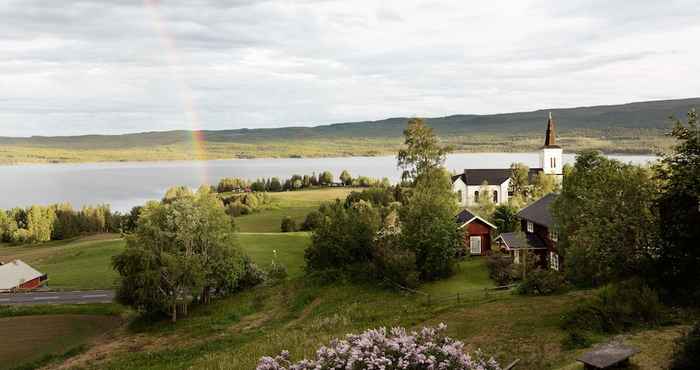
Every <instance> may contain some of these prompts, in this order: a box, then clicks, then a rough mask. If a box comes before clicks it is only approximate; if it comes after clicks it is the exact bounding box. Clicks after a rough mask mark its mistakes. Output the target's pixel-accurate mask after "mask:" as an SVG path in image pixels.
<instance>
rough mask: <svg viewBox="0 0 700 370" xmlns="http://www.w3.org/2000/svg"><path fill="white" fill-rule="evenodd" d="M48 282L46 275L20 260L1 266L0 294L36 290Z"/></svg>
mask: <svg viewBox="0 0 700 370" xmlns="http://www.w3.org/2000/svg"><path fill="white" fill-rule="evenodd" d="M47 280H48V278H47V276H46V274H42V273H41V272H39V271H37V270H35V269H34V268H32V267H31V266H29V265H27V264H26V263H24V262H22V261H20V260H14V261H12V262H9V263H6V264H0V292H13V291H18V290H32V289H36V288H38V287H40V286H42V285H44V283H46V281H47Z"/></svg>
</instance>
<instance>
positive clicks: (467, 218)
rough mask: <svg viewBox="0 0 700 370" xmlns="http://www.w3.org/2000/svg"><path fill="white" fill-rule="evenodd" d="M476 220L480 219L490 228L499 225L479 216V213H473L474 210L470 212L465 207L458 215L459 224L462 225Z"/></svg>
mask: <svg viewBox="0 0 700 370" xmlns="http://www.w3.org/2000/svg"><path fill="white" fill-rule="evenodd" d="M474 220H479V221H481V222H483V223H485V224H486V225H488V226H489V227H490V228H492V229H497V227H496V226H495V225H493V224H492V223H490V222H488V221H486V220H484V219H483V218H481V217H479V216H478V215H475V214H473V213H472V212H470V211H469V210H468V209H466V208H465V209H463V210H462V212H459V214H458V215H457V224H459V225H460V227H463V226H464V225H468V224H469V223H471V222H472V221H474Z"/></svg>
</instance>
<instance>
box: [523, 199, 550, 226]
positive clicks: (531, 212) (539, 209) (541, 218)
mask: <svg viewBox="0 0 700 370" xmlns="http://www.w3.org/2000/svg"><path fill="white" fill-rule="evenodd" d="M555 199H557V194H555V193H549V194H547V195H545V196H544V197H542V198H540V199H539V200H537V201H536V202H535V203H532V204H530V205H529V206H527V207H525V208H523V209H521V210H520V212H518V213H517V216H518V217H519V218H521V219H523V220H528V221H532V222H534V223H536V224H540V225H543V226H547V227H551V226H553V225H554V220H553V219H552V212H551V211H550V206H551V205H552V202H554V200H555Z"/></svg>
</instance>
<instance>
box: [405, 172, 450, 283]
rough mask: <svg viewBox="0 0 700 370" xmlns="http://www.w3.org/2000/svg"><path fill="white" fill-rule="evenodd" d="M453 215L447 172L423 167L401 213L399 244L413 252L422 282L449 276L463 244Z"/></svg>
mask: <svg viewBox="0 0 700 370" xmlns="http://www.w3.org/2000/svg"><path fill="white" fill-rule="evenodd" d="M456 214H457V202H456V200H455V197H454V194H453V193H452V182H451V181H450V176H449V173H448V172H447V171H445V170H444V169H442V168H426V169H425V170H424V171H423V172H422V173H421V175H420V176H419V177H417V178H416V181H415V186H414V188H413V191H412V193H411V195H410V196H409V198H408V201H407V202H406V204H404V205H403V206H402V207H401V210H400V219H401V224H402V227H401V234H402V245H404V246H405V247H406V248H409V249H410V250H412V251H413V252H414V253H415V255H416V265H417V267H418V271H419V273H420V275H421V278H422V279H424V280H434V279H438V278H441V277H445V276H449V275H450V274H451V273H452V271H453V267H454V262H455V256H456V252H457V250H458V248H459V247H460V246H461V242H462V240H461V237H460V234H459V232H458V229H457V224H456V223H455V215H456Z"/></svg>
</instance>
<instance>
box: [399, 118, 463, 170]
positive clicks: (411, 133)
mask: <svg viewBox="0 0 700 370" xmlns="http://www.w3.org/2000/svg"><path fill="white" fill-rule="evenodd" d="M403 135H404V144H405V145H406V148H405V149H401V150H399V154H398V166H399V168H401V169H403V174H402V179H403V180H404V181H415V180H416V179H417V178H418V177H419V176H421V175H422V174H424V173H427V172H430V171H432V170H434V169H437V168H441V167H442V166H443V165H444V164H445V158H446V157H447V154H449V153H450V152H451V151H452V149H451V148H450V147H449V146H443V145H441V144H440V139H439V138H438V137H437V136H436V135H435V134H434V133H433V129H432V128H430V127H428V126H427V125H426V124H425V121H423V120H422V119H420V118H411V119H410V120H409V121H408V127H406V129H405V130H404V132H403Z"/></svg>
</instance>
